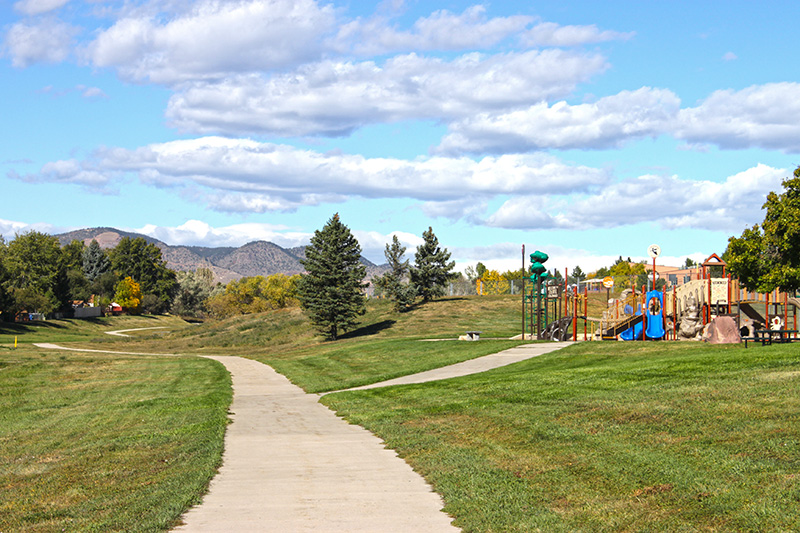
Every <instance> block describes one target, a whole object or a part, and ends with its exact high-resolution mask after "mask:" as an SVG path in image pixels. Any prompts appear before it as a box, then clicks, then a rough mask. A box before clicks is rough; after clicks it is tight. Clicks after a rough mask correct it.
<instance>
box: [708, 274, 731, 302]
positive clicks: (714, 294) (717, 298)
mask: <svg viewBox="0 0 800 533" xmlns="http://www.w3.org/2000/svg"><path fill="white" fill-rule="evenodd" d="M711 303H712V304H723V305H727V304H728V279H727V278H711Z"/></svg>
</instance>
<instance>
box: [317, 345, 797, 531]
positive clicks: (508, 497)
mask: <svg viewBox="0 0 800 533" xmlns="http://www.w3.org/2000/svg"><path fill="white" fill-rule="evenodd" d="M798 393H800V357H798V355H797V351H796V347H793V346H775V347H771V348H770V347H767V348H764V349H752V348H751V349H748V350H745V349H743V348H742V347H741V346H709V345H704V344H699V343H683V344H673V343H646V344H643V343H630V344H629V343H583V344H581V345H577V346H573V347H570V348H569V349H566V350H563V351H560V352H556V353H553V354H549V355H545V356H542V357H539V358H535V359H532V360H530V361H527V362H524V363H520V364H517V365H512V366H510V367H506V368H502V369H498V370H495V371H492V372H488V373H484V374H480V375H476V376H471V377H465V378H459V379H456V380H449V381H447V382H442V383H431V384H423V385H409V386H402V387H392V388H388V389H375V390H369V391H357V392H345V393H337V394H333V395H328V396H325V397H323V400H322V401H323V403H325V404H327V405H330V406H331V407H332V408H334V409H335V410H336V411H337V412H338V413H339V414H340V415H343V416H345V417H346V418H347V419H348V420H350V421H352V422H354V423H357V424H360V425H363V426H365V427H367V428H368V429H370V430H371V431H373V432H374V433H376V434H377V435H378V436H380V437H381V438H382V439H384V440H385V441H386V442H387V444H388V446H389V447H391V448H393V449H395V450H397V451H398V452H399V453H400V455H401V456H402V457H404V458H405V459H406V460H407V461H408V462H409V463H410V464H411V465H412V466H413V467H414V468H415V469H416V470H417V471H419V472H420V473H422V474H423V475H424V476H425V477H426V478H427V479H428V481H429V482H431V483H432V484H433V486H434V488H435V490H436V491H437V492H439V493H440V494H442V495H443V497H444V500H445V503H446V507H445V510H446V511H448V512H449V513H451V514H452V515H453V516H455V517H456V524H457V525H459V526H460V527H462V528H464V530H465V531H797V530H800V394H798Z"/></svg>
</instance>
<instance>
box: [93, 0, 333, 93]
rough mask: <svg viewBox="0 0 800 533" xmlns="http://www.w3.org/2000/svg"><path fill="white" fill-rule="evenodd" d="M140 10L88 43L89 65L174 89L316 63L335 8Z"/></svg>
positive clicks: (205, 0)
mask: <svg viewBox="0 0 800 533" xmlns="http://www.w3.org/2000/svg"><path fill="white" fill-rule="evenodd" d="M159 15H160V14H152V13H142V12H135V13H132V14H131V15H129V16H126V17H125V18H122V19H120V20H118V21H117V22H116V23H115V24H114V25H113V26H111V27H110V28H108V29H107V30H104V31H102V32H101V33H100V34H99V35H98V36H97V38H96V39H95V40H94V41H93V42H92V43H91V44H90V45H89V46H88V48H87V50H86V54H87V57H88V59H89V60H90V61H91V63H92V64H94V65H95V66H99V67H114V68H116V69H117V71H118V72H119V73H120V75H121V76H122V77H124V78H126V79H129V80H135V81H149V82H153V83H161V84H175V83H180V82H182V81H185V80H190V79H191V80H197V79H210V78H219V77H222V76H224V75H227V74H231V73H236V72H251V71H256V72H261V71H269V70H272V69H282V68H286V67H289V66H293V65H296V64H298V63H301V62H304V61H309V60H312V59H315V58H319V57H320V56H321V54H322V51H323V50H322V42H321V39H322V37H323V36H324V35H326V34H327V33H328V32H330V31H332V29H333V27H334V26H333V25H334V22H335V13H334V9H333V7H332V6H330V5H324V6H320V5H318V4H317V3H316V2H314V1H312V0H269V1H268V0H246V1H240V2H217V1H213V0H202V1H199V2H196V3H194V4H193V5H192V8H191V9H190V10H188V11H186V12H183V13H179V14H173V16H171V17H161V16H159Z"/></svg>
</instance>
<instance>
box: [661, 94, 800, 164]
mask: <svg viewBox="0 0 800 533" xmlns="http://www.w3.org/2000/svg"><path fill="white" fill-rule="evenodd" d="M677 124H678V126H677V128H676V130H675V134H676V136H677V137H678V138H680V139H684V140H686V141H688V142H691V143H708V144H714V145H717V146H719V147H720V148H728V149H741V148H765V149H769V150H781V151H783V152H788V153H797V152H800V83H794V82H784V83H768V84H765V85H754V86H752V87H748V88H746V89H742V90H741V91H733V90H723V91H715V92H714V93H712V94H711V96H709V97H708V98H706V99H705V100H703V101H702V102H701V103H700V104H699V105H698V106H697V107H692V108H687V109H682V110H681V111H680V113H679V116H678V122H677Z"/></svg>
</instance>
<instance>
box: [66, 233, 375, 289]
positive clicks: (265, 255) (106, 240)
mask: <svg viewBox="0 0 800 533" xmlns="http://www.w3.org/2000/svg"><path fill="white" fill-rule="evenodd" d="M55 237H56V238H57V239H58V240H59V242H60V243H61V245H62V246H63V245H65V244H69V243H70V242H72V241H73V240H78V241H82V242H83V243H84V244H85V245H87V246H88V245H89V244H90V243H91V242H92V240H93V239H94V240H97V243H98V244H99V245H100V246H101V247H102V248H104V249H108V248H113V247H115V246H116V245H117V244H118V243H119V241H121V240H122V239H123V238H124V237H129V238H131V239H135V238H137V237H142V238H143V239H145V240H146V241H147V242H148V243H151V244H154V245H156V246H157V247H158V248H159V249H160V250H161V255H162V257H163V259H164V261H165V262H166V263H167V267H169V268H171V269H172V270H175V271H181V270H188V271H191V270H197V269H198V268H201V267H204V268H208V269H210V270H211V271H212V272H213V273H214V280H215V281H219V282H221V283H223V284H226V283H228V282H229V281H233V280H236V279H240V278H243V277H252V276H270V275H272V274H279V273H280V274H286V275H292V274H300V273H303V272H305V268H303V265H302V264H301V263H300V260H301V259H304V258H305V246H298V247H293V248H288V249H287V248H283V247H281V246H279V245H277V244H275V243H273V242H268V241H250V242H248V243H247V244H244V245H242V246H238V247H233V246H221V247H207V246H184V245H178V246H172V245H170V244H167V243H165V242H163V241H160V240H158V239H156V238H153V237H150V236H148V235H143V234H140V233H133V232H129V231H122V230H118V229H116V228H111V227H106V226H102V227H96V228H83V229H79V230H74V231H69V232H66V233H60V234H58V235H55ZM361 263H362V264H363V265H364V266H365V267H366V269H367V276H366V279H367V280H370V279H372V278H373V277H376V276H380V275H381V274H383V273H384V272H386V271H387V270H388V268H389V267H388V265H376V264H375V263H373V262H371V261H370V260H369V259H366V258H365V257H363V256H362V257H361Z"/></svg>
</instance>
